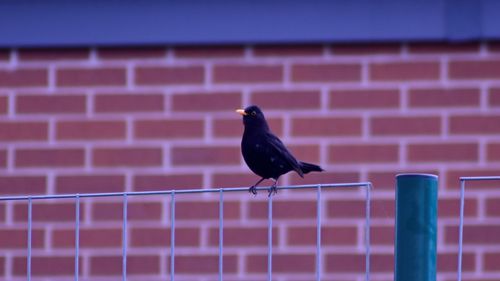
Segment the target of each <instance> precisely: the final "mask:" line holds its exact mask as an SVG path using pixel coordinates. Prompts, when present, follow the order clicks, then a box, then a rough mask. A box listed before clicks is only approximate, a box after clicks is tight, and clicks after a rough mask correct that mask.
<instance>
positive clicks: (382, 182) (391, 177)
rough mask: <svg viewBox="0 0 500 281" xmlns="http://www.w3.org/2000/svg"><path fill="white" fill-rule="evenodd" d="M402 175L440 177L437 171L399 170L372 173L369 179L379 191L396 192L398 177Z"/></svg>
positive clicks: (369, 174)
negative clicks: (419, 174)
mask: <svg viewBox="0 0 500 281" xmlns="http://www.w3.org/2000/svg"><path fill="white" fill-rule="evenodd" d="M400 173H422V174H434V175H438V174H439V172H438V171H437V170H419V169H411V170H408V169H406V170H405V169H397V170H391V171H371V172H369V173H368V177H367V178H368V179H369V180H370V181H371V182H372V184H373V186H375V187H376V188H377V190H378V189H387V190H394V188H395V184H396V175H397V174H400Z"/></svg>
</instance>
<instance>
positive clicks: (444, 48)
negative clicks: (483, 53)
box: [408, 42, 479, 55]
mask: <svg viewBox="0 0 500 281" xmlns="http://www.w3.org/2000/svg"><path fill="white" fill-rule="evenodd" d="M408 51H409V53H410V54H418V55H427V54H456V53H477V52H479V44H478V43H476V42H473V43H469V42H467V43H453V42H452V43H448V42H446V43H442V42H431V43H428V42H425V43H410V44H409V46H408Z"/></svg>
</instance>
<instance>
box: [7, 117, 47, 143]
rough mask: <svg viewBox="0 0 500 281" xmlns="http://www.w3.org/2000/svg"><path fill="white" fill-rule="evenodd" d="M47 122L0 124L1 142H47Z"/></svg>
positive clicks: (8, 122) (9, 122)
mask: <svg viewBox="0 0 500 281" xmlns="http://www.w3.org/2000/svg"><path fill="white" fill-rule="evenodd" d="M47 130H48V124H47V123H46V122H15V121H14V122H11V121H7V122H0V142H15V141H46V140H47Z"/></svg>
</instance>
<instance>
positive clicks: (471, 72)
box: [448, 59, 500, 79]
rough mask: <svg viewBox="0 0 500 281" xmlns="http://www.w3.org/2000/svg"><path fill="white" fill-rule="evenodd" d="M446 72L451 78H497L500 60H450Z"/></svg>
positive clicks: (499, 74) (499, 71) (499, 73)
mask: <svg viewBox="0 0 500 281" xmlns="http://www.w3.org/2000/svg"><path fill="white" fill-rule="evenodd" d="M448 72H449V77H450V78H451V79H497V78H500V61H498V60H497V61H495V60H491V59H489V60H467V61H466V60H462V61H451V62H450V63H449V70H448Z"/></svg>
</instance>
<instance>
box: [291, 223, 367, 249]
mask: <svg viewBox="0 0 500 281" xmlns="http://www.w3.org/2000/svg"><path fill="white" fill-rule="evenodd" d="M357 233H358V231H357V229H356V227H353V226H334V227H325V226H323V227H322V228H321V245H340V246H347V245H352V246H355V245H356V243H357V237H358V236H357V235H358V234H357ZM316 242H317V241H316V227H309V226H294V227H289V228H288V229H287V244H288V245H289V246H292V247H293V246H304V245H316Z"/></svg>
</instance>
